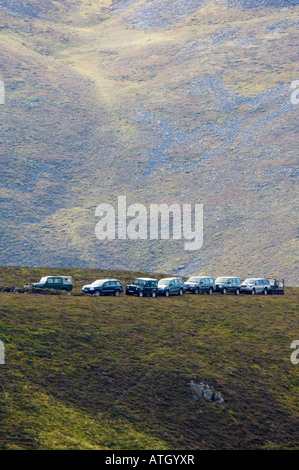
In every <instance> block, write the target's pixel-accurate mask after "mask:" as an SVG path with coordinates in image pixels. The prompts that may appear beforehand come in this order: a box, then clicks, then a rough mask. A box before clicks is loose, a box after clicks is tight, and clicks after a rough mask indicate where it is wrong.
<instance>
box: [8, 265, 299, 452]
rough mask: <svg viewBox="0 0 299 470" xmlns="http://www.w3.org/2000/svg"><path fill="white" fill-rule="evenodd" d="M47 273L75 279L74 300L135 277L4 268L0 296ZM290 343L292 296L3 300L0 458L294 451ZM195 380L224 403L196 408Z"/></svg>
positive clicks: (294, 332)
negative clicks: (100, 284)
mask: <svg viewBox="0 0 299 470" xmlns="http://www.w3.org/2000/svg"><path fill="white" fill-rule="evenodd" d="M44 274H68V275H70V274H71V275H72V276H73V278H74V284H75V289H74V294H79V293H80V290H81V287H82V285H83V284H86V283H89V282H91V281H93V280H94V279H97V278H106V277H110V276H112V277H116V278H119V279H120V280H122V281H123V282H124V283H129V282H130V281H132V279H134V277H135V276H136V275H139V276H140V275H141V273H133V272H131V273H130V272H123V271H119V272H117V271H114V272H111V271H110V272H103V271H99V270H94V271H92V270H80V269H67V270H66V269H53V268H52V269H49V268H47V269H41V268H30V269H28V268H14V267H8V268H7V267H6V268H0V279H1V282H0V286H3V285H5V286H17V287H22V286H23V285H24V284H25V283H26V282H28V281H31V282H32V281H36V280H39V278H40V277H41V276H42V275H44ZM144 275H148V273H144ZM152 275H153V274H152ZM298 333H299V328H298V288H287V289H286V295H284V296H267V297H265V296H255V297H251V296H250V297H247V296H243V295H241V296H238V297H237V296H235V295H227V296H223V295H220V294H219V295H218V294H215V295H213V296H208V295H200V296H195V295H192V294H190V295H185V296H183V297H177V296H175V297H171V298H169V299H166V298H164V297H162V298H161V297H159V298H156V299H151V298H143V299H139V298H136V297H135V298H132V297H127V296H125V295H121V296H120V297H119V298H116V297H98V298H95V297H90V296H78V295H71V296H68V295H66V294H64V295H60V296H57V295H38V294H21V293H13V292H2V291H0V340H1V341H3V342H4V344H5V353H6V364H5V365H0V377H1V380H0V418H1V432H0V448H1V449H52V450H53V449H295V448H297V449H298V365H294V364H292V362H291V360H290V357H291V353H292V349H291V348H290V345H291V343H292V342H293V341H294V340H296V339H298ZM191 381H194V382H195V383H196V384H200V383H201V382H203V381H204V382H205V384H207V385H208V386H209V387H213V389H214V390H215V391H216V392H218V393H220V394H221V396H222V398H223V399H224V402H222V403H221V404H220V403H217V402H214V401H212V402H210V401H207V400H206V399H205V398H203V397H201V398H199V399H198V400H197V401H194V399H192V393H191V387H190V383H191Z"/></svg>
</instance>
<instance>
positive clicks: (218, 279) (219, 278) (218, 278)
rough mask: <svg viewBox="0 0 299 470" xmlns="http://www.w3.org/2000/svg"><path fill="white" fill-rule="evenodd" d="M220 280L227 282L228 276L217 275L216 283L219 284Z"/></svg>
mask: <svg viewBox="0 0 299 470" xmlns="http://www.w3.org/2000/svg"><path fill="white" fill-rule="evenodd" d="M219 282H227V277H217V279H216V283H217V284H218V283H219Z"/></svg>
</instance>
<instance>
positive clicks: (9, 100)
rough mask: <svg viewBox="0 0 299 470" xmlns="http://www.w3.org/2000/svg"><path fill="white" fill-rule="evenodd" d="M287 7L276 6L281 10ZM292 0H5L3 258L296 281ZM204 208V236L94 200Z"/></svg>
mask: <svg viewBox="0 0 299 470" xmlns="http://www.w3.org/2000/svg"><path fill="white" fill-rule="evenodd" d="M286 4H287V6H286ZM296 14H298V1H292V2H282V1H278V0H275V1H274V0H273V1H272V0H271V1H270V0H265V1H262V2H257V1H255V0H240V1H238V0H234V1H231V0H228V1H225V0H218V1H216V0H215V1H213V0H205V1H204V0H188V2H186V1H182V0H175V1H174V0H172V1H169V0H159V1H158V0H154V1H152V2H146V1H145V0H138V1H137V0H127V1H125V0H123V1H112V0H89V1H78V0H68V1H64V2H62V1H56V2H54V1H53V2H52V1H51V0H47V1H45V2H38V1H35V0H30V1H29V0H28V1H23V2H19V1H11V0H10V1H0V42H1V51H0V54H1V69H0V79H1V80H3V81H4V82H5V86H6V104H5V105H4V106H0V119H1V124H2V130H1V142H0V145H1V153H0V158H1V188H0V197H1V206H0V210H1V247H2V249H1V253H0V262H1V264H14V265H33V266H34V265H37V266H41V265H43V266H49V265H51V266H54V265H56V266H61V267H63V266H74V267H75V266H76V267H94V268H97V267H101V268H103V269H110V268H113V269H123V268H125V269H130V270H137V269H142V270H151V271H154V270H160V271H168V272H177V273H180V274H183V275H184V274H188V273H194V272H198V271H205V272H208V273H209V274H212V275H217V274H222V273H225V272H228V271H229V272H233V273H236V274H238V275H240V276H241V277H244V276H247V275H260V276H262V275H268V276H269V275H277V276H280V277H284V278H286V279H287V280H288V282H289V283H290V284H292V285H296V284H298V279H297V276H296V247H297V243H298V239H297V238H296V226H297V225H298V218H297V215H296V211H295V201H296V196H297V195H298V185H297V184H296V183H297V177H298V169H296V167H297V165H296V154H295V145H296V137H295V129H296V124H295V119H296V117H297V109H296V106H294V105H292V104H291V101H290V95H291V90H290V84H291V82H292V81H293V80H295V79H297V78H298V77H297V67H296V62H297V61H296V59H297V55H296V48H295V47H294V44H296V39H297V30H298V22H297V21H296ZM118 195H126V196H127V198H128V204H131V203H135V202H137V203H141V204H145V205H146V206H148V205H149V204H150V203H158V202H163V203H186V202H187V203H189V202H191V203H203V204H204V211H205V219H204V245H203V248H202V249H201V250H200V251H199V252H196V253H192V252H187V251H184V250H183V242H170V243H167V242H165V241H151V242H147V241H140V242H138V243H136V242H130V241H115V242H111V243H104V242H99V241H98V240H97V239H96V238H95V235H94V227H95V224H96V219H95V217H94V212H95V208H96V207H97V205H98V204H99V203H103V202H110V203H113V204H116V200H117V196H118Z"/></svg>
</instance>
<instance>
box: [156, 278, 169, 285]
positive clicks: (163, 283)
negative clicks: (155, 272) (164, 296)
mask: <svg viewBox="0 0 299 470" xmlns="http://www.w3.org/2000/svg"><path fill="white" fill-rule="evenodd" d="M169 283H170V281H167V280H166V279H161V281H159V282H158V285H159V286H169Z"/></svg>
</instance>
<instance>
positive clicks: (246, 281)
mask: <svg viewBox="0 0 299 470" xmlns="http://www.w3.org/2000/svg"><path fill="white" fill-rule="evenodd" d="M244 284H255V279H245V281H244Z"/></svg>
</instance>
